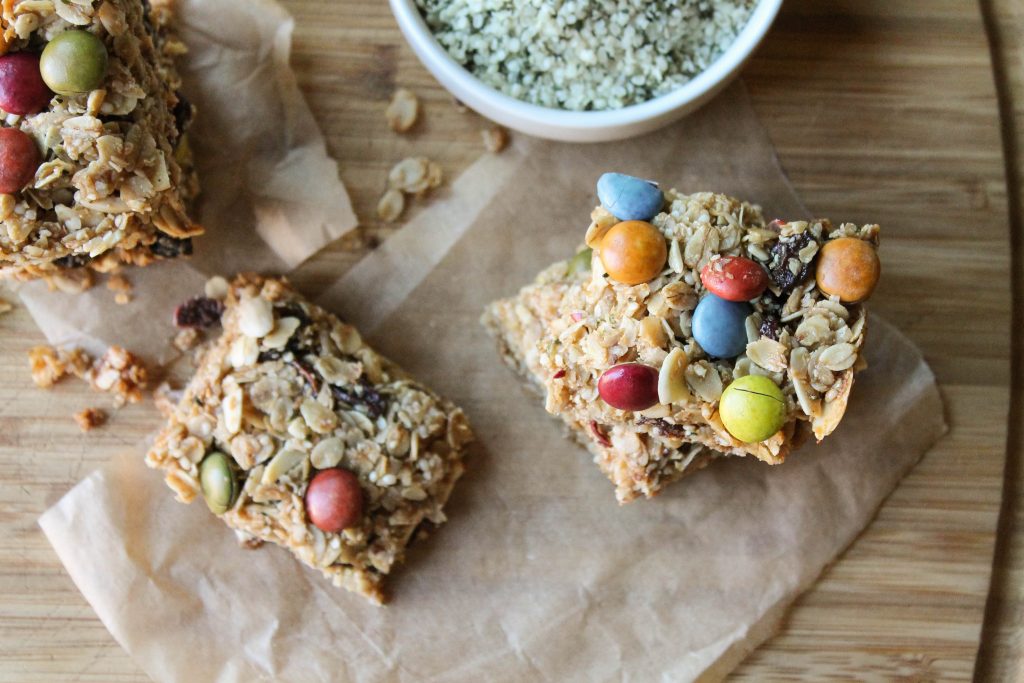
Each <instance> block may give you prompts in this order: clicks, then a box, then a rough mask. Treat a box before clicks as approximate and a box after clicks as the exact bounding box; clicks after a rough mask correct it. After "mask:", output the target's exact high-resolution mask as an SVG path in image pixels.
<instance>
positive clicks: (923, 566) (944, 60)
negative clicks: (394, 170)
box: [0, 0, 1024, 683]
mask: <svg viewBox="0 0 1024 683" xmlns="http://www.w3.org/2000/svg"><path fill="white" fill-rule="evenodd" d="M1016 2H1018V0H993V4H994V5H995V6H996V7H997V8H1002V9H1003V10H1004V11H1003V12H1002V13H1000V14H995V13H993V15H992V16H993V17H994V18H993V21H994V22H997V21H1001V22H1004V24H1008V25H1009V27H1008V28H1007V31H1008V34H1009V35H1011V36H1015V35H1019V34H1018V33H1015V32H1014V30H1016V31H1019V30H1020V27H1021V26H1022V25H1024V22H1022V23H1020V24H1014V23H1013V22H1017V21H1019V20H1020V19H1021V16H1020V14H1019V13H1017V12H1016V11H1015V10H1014V9H1013V8H1014V6H1015V3H1016ZM283 3H284V4H285V5H286V6H287V7H288V8H289V9H290V10H291V11H292V12H293V13H294V15H295V18H296V22H297V30H296V45H295V51H294V58H293V64H294V67H295V70H296V72H297V74H298V77H299V80H300V82H301V85H302V87H303V90H304V91H305V93H306V96H307V97H308V99H309V102H310V104H311V106H312V108H313V111H314V113H315V115H316V116H317V118H318V120H319V121H320V124H321V125H322V127H323V129H324V131H325V133H326V136H327V139H328V144H329V147H330V150H331V152H332V154H334V156H335V157H337V158H338V159H339V160H341V167H342V176H343V179H344V181H345V183H346V185H347V187H348V188H349V191H350V193H351V195H352V198H353V201H354V204H355V207H356V211H357V213H358V214H359V215H360V216H361V217H362V218H363V219H364V227H363V228H362V229H361V230H360V231H359V233H358V234H357V235H356V236H354V237H349V238H346V239H344V240H342V242H341V243H340V244H336V245H334V246H332V248H331V249H329V250H328V251H327V252H325V253H323V254H321V255H318V256H317V257H316V258H314V259H313V260H312V261H311V262H310V263H308V264H306V265H304V266H303V267H302V268H301V269H300V270H299V272H298V273H296V275H295V276H294V277H293V280H294V281H295V282H296V283H297V284H298V285H299V286H300V287H301V288H302V289H304V290H305V291H307V292H315V291H316V289H317V287H318V286H319V285H320V284H322V283H323V282H325V281H327V280H328V279H334V278H335V277H336V276H337V274H338V273H339V272H341V271H342V270H343V269H345V268H347V267H349V266H350V265H351V264H352V263H354V262H355V261H356V260H357V259H358V258H359V257H360V256H361V255H362V254H364V253H365V252H366V250H367V249H368V248H372V247H373V246H374V245H375V244H376V243H378V242H379V240H381V239H383V238H385V237H386V236H387V235H388V234H390V233H391V232H392V231H393V230H394V229H396V227H394V226H385V225H382V224H379V223H378V222H377V221H376V220H375V219H374V208H375V205H376V202H377V198H378V197H379V195H380V193H381V191H382V190H383V188H384V186H385V178H386V174H387V171H388V169H389V168H390V167H391V165H392V164H394V163H395V162H396V161H397V160H399V159H401V158H403V157H405V156H410V155H423V156H428V157H430V158H432V159H434V160H436V161H438V162H440V163H441V164H442V165H443V166H444V169H445V171H446V174H447V175H448V177H454V176H455V175H457V174H458V173H459V171H460V170H461V169H462V168H464V167H465V166H466V165H468V164H469V163H470V162H471V161H472V160H474V159H475V158H476V157H477V156H478V155H479V154H481V153H482V152H483V149H482V144H481V142H480V130H482V129H483V128H485V127H487V125H488V124H487V123H486V122H485V121H483V120H482V119H480V118H479V117H477V116H476V115H474V114H471V113H464V112H460V111H459V110H457V109H456V108H455V107H454V106H453V105H452V103H451V101H450V97H449V96H448V95H447V93H446V92H445V91H443V90H442V89H441V88H440V87H439V86H438V85H437V84H436V83H435V82H434V81H433V79H432V78H431V77H430V76H429V74H427V72H426V71H425V70H424V69H423V68H422V67H421V66H420V65H419V63H418V62H417V61H416V59H415V57H414V56H413V55H412V53H411V52H410V51H409V50H408V49H407V48H406V47H405V45H404V43H403V41H402V39H401V36H400V34H399V32H398V30H397V28H396V27H395V25H394V23H393V21H392V19H391V16H390V14H389V12H388V10H387V8H386V3H384V2H381V1H379V0H378V1H374V2H371V1H364V2H355V1H351V0H320V1H317V0H283ZM983 8H985V9H987V10H988V9H991V8H989V6H988V5H983ZM982 18H983V14H982V12H981V9H980V8H979V6H978V5H976V4H975V3H972V2H962V1H960V2H954V1H953V0H930V1H929V2H927V3H922V2H912V1H910V0H898V1H897V0H837V1H835V2H829V3H820V2H815V1H814V0H789V2H787V3H786V6H785V8H784V9H783V11H782V14H781V16H780V17H779V20H778V23H777V24H776V26H775V27H774V28H773V30H772V31H771V33H770V34H769V36H768V38H767V41H766V43H765V44H764V46H763V47H762V48H761V50H760V51H759V53H758V54H757V56H756V57H755V58H754V59H753V61H752V62H751V63H750V65H749V66H748V67H747V69H746V71H745V80H746V82H747V85H748V87H749V89H750V92H751V94H752V97H753V100H754V104H755V108H756V110H757V112H758V114H759V115H760V116H761V117H762V118H763V120H764V123H765V126H766V127H767V128H768V130H769V132H770V134H771V136H772V139H773V140H774V142H775V144H776V146H777V147H778V150H779V156H780V158H781V160H782V163H783V165H784V167H785V168H786V170H787V171H788V173H789V174H790V177H791V179H792V181H793V183H794V185H795V186H796V188H797V190H798V192H799V193H800V194H801V196H802V197H803V198H804V200H805V201H806V203H807V205H808V206H809V207H810V208H811V209H812V210H813V211H814V212H815V213H817V214H820V215H824V216H831V217H833V218H836V219H842V220H849V221H853V222H860V223H864V222H879V223H881V224H882V225H883V228H884V230H885V243H884V252H883V260H884V262H885V278H884V279H883V282H882V285H881V287H880V290H879V291H878V293H877V294H876V296H875V298H874V300H873V302H872V304H873V309H874V310H875V311H877V312H879V313H881V314H882V315H884V316H885V317H887V318H888V319H889V320H891V321H893V322H894V323H896V324H897V325H898V326H899V327H900V328H901V329H902V330H903V331H904V332H906V333H907V334H908V335H910V336H911V337H912V338H913V339H914V340H915V341H916V342H917V343H918V344H919V345H920V346H921V348H922V349H923V350H924V352H925V355H926V356H927V358H928V360H929V361H930V362H931V364H932V366H933V368H934V369H935V372H936V374H937V375H938V377H939V380H940V382H941V385H942V389H943V393H944V396H945V398H946V401H947V419H948V421H949V423H950V425H951V431H950V434H949V436H947V437H946V438H945V439H944V440H943V441H942V442H941V443H940V444H939V445H938V446H937V447H936V448H935V449H933V451H932V452H930V453H929V454H928V455H927V456H926V457H925V458H924V460H923V462H922V463H921V464H920V465H919V466H918V467H917V468H916V469H915V470H914V471H913V472H912V473H911V474H910V476H908V477H907V479H906V480H905V481H904V482H903V483H902V484H901V485H900V487H899V488H898V489H897V490H896V492H895V493H894V494H893V495H892V497H891V498H890V500H889V501H888V502H887V503H886V505H885V506H884V507H883V508H882V510H881V512H880V513H879V516H878V518H877V519H876V520H875V522H874V523H873V524H872V525H871V527H870V528H869V529H868V530H867V531H866V532H865V533H864V535H863V536H862V537H861V538H860V539H859V540H858V541H857V542H855V543H854V544H853V546H852V547H851V548H850V549H849V550H848V551H847V552H846V553H845V554H844V555H843V556H842V557H841V558H840V559H839V560H838V561H837V562H836V563H835V565H834V566H833V567H832V568H831V569H829V570H828V571H827V572H826V574H825V576H824V577H823V578H822V580H821V581H820V582H819V583H818V584H817V585H816V586H815V587H814V589H813V590H811V591H810V592H809V593H808V594H806V595H805V596H804V597H803V598H801V599H800V600H799V602H798V604H797V605H796V607H795V608H794V609H793V610H792V611H791V612H790V614H789V616H788V617H787V619H786V622H785V624H784V626H783V628H782V631H781V633H780V634H779V635H778V636H777V637H775V638H774V639H772V640H771V641H769V642H768V643H767V644H766V645H765V646H763V647H761V648H760V649H758V650H757V651H756V652H754V653H753V654H752V655H751V657H750V658H749V659H748V660H747V661H746V662H745V663H744V664H743V665H742V666H741V668H740V669H739V670H738V671H737V673H736V678H737V679H749V680H780V679H785V680H807V681H819V680H825V679H834V678H840V677H853V678H859V679H873V680H893V679H896V678H900V679H902V680H939V679H941V680H954V679H959V680H964V679H968V678H970V677H971V675H972V672H973V671H974V667H975V659H976V653H977V651H978V648H979V644H980V643H981V640H982V625H983V620H984V613H985V604H986V597H987V596H988V594H989V587H990V579H991V577H992V566H993V565H992V558H993V549H994V545H995V539H996V527H997V519H998V513H999V508H1000V501H1001V494H1002V489H1003V468H1004V462H1005V458H1006V453H1007V414H1008V409H1009V406H1010V375H1009V371H1010V363H1009V360H1008V359H1009V355H1010V348H1011V347H1010V325H1011V301H1010V275H1011V241H1010V232H1009V229H1008V219H1007V216H1008V213H1007V211H1008V209H1007V184H1006V179H1005V176H1004V157H1003V151H1002V143H1001V131H1000V124H999V116H998V106H997V97H996V90H995V87H994V79H993V69H992V62H991V61H990V51H989V44H988V42H987V40H986V36H985V31H984V25H983V21H982ZM1015 26H1016V29H1014V27H1015ZM1004 28H1006V27H1005V26H1004ZM1018 45H1019V44H1018V43H1016V42H1014V43H1012V44H1011V45H1009V47H1008V48H1007V51H1006V52H1003V53H1000V52H998V51H997V53H996V54H997V57H998V58H999V59H1006V54H1017V53H1014V52H1012V50H1013V49H1016V46H1018ZM1021 63H1024V62H1021ZM997 64H998V62H997ZM1015 68H1018V69H1019V68H1020V63H1018V65H1017V67H1015ZM1019 75H1020V74H1019V73H1018V77H1019ZM1021 82H1024V81H1021V80H1020V79H1018V80H1017V83H1018V84H1019V83H1021ZM397 86H403V87H408V88H411V89H412V90H414V91H415V92H416V93H417V94H418V95H419V96H420V98H421V101H422V102H423V104H424V109H425V114H424V117H423V121H422V122H421V124H420V125H419V126H418V127H417V128H416V130H415V132H414V133H413V134H412V135H410V136H407V137H398V136H396V135H394V134H393V133H391V132H390V130H389V129H388V128H387V126H386V124H385V121H384V118H383V109H384V106H385V103H386V102H387V100H388V98H389V96H390V94H391V92H392V91H393V90H394V88H395V87H397ZM1021 90H1022V89H1021V88H1018V89H1017V90H1016V91H1015V92H1016V93H1017V95H1018V97H1020V95H1021V94H1022V93H1021ZM1010 104H1011V108H1010V110H1011V111H1012V104H1013V102H1011V103H1010ZM1017 104H1018V105H1019V104H1020V102H1017ZM1018 111H1021V112H1024V108H1022V109H1018ZM1021 120H1022V121H1024V115H1022V117H1021ZM1021 128H1022V129H1024V126H1022V127H1021ZM1018 179H1019V176H1018ZM1017 189H1019V188H1015V190H1017ZM1016 206H1017V207H1019V206H1020V205H1019V203H1017V204H1016ZM1017 225H1018V226H1019V225H1020V224H1019V222H1018V223H1017ZM397 229H400V227H399V228H397ZM1018 239H1019V238H1018ZM1018 275H1019V271H1018ZM184 294H188V293H183V295H184ZM42 341H43V339H42V337H41V335H40V334H39V333H38V332H37V331H36V330H35V328H34V326H33V324H32V322H31V320H30V319H29V317H28V316H27V314H26V313H25V312H24V311H23V310H20V309H16V310H15V311H14V312H13V313H11V314H8V315H6V316H4V317H3V318H0V344H2V345H0V349H2V350H0V378H2V380H3V381H2V384H0V681H7V680H10V681H15V680H17V681H29V680H33V681H35V680H38V681H61V682H63V681H71V680H74V681H103V682H104V683H107V682H110V681H144V680H147V679H146V677H145V675H144V674H143V673H142V672H141V671H140V670H139V669H138V668H137V667H136V666H135V665H134V663H133V662H132V661H131V660H130V659H129V658H128V657H127V655H125V653H124V652H123V651H122V650H121V649H120V648H119V647H118V645H117V644H116V643H115V642H114V640H113V639H112V638H111V637H110V635H109V634H108V633H107V631H106V630H105V629H104V627H103V625H102V624H101V623H100V622H99V621H98V620H97V619H96V617H95V615H94V614H93V612H92V610H91V609H90V608H89V606H88V605H87V604H86V602H85V601H84V600H83V599H82V597H81V595H80V594H79V593H78V591H77V590H76V589H75V587H74V585H73V584H72V582H71V581H70V579H69V578H68V576H67V575H66V574H65V573H64V571H63V569H62V567H61V565H60V563H59V562H58V560H57V558H56V556H55V555H54V554H53V552H52V550H51V549H50V547H49V545H48V544H47V542H46V540H45V538H44V537H43V535H42V534H41V532H40V531H39V529H38V527H37V526H36V522H35V520H36V518H37V517H38V516H39V514H40V513H42V511H43V510H45V509H46V508H47V507H48V506H50V505H51V504H53V503H54V502H55V501H56V500H57V499H58V498H59V497H60V496H61V495H62V494H63V493H64V492H65V491H67V490H68V489H69V488H70V487H71V486H73V485H74V484H75V483H76V482H77V481H79V480H80V479H81V478H82V477H84V476H85V475H86V474H88V473H89V472H90V471H92V470H93V469H94V468H95V467H97V466H98V465H100V464H102V463H103V462H104V461H106V460H107V459H108V458H109V457H110V455H111V453H113V452H116V451H118V450H123V449H125V448H131V447H133V444H136V443H137V442H138V441H139V440H140V439H141V438H143V437H144V436H145V435H146V434H147V433H149V432H150V431H152V430H153V429H154V428H155V426H156V425H157V424H158V421H159V418H158V416H157V414H156V412H155V410H154V409H153V408H152V407H151V406H149V405H145V406H132V407H129V408H126V409H123V410H121V411H118V412H117V413H116V414H115V415H114V416H113V418H112V420H111V422H110V423H109V424H108V425H107V426H106V427H104V428H103V429H101V430H99V431H96V432H93V433H90V434H88V435H86V436H83V435H82V434H81V433H80V432H79V431H78V428H77V427H76V426H75V424H74V423H73V422H72V420H71V417H70V416H71V414H72V413H73V412H75V411H77V410H79V409H81V408H83V407H86V406H90V405H97V404H100V403H102V400H100V399H97V397H96V396H95V395H93V394H90V393H89V392H88V390H87V389H86V388H85V387H84V386H83V385H81V384H80V383H68V384H66V385H62V386H60V387H58V388H57V389H55V390H53V391H51V392H43V391H39V390H37V389H35V388H33V386H32V385H31V382H30V380H29V377H28V371H27V365H26V360H25V356H26V351H27V350H28V349H29V348H30V347H31V346H32V345H34V344H37V343H41V342H42ZM1017 395H1019V392H1017ZM1016 407H1017V409H1019V408H1020V404H1019V402H1018V403H1017V404H1016ZM1016 434H1018V435H1019V432H1017V433H1016ZM1014 471H1015V472H1018V473H1019V470H1014ZM1015 490H1019V487H1018V489H1015ZM1011 531H1013V529H1011ZM1017 531H1019V529H1017ZM1017 539H1018V537H1017V536H1013V537H1012V538H1010V540H1009V541H1007V543H1006V544H1004V545H1006V547H1001V552H1000V556H1001V558H1002V559H1001V563H1002V564H1001V565H1000V567H1001V569H1000V572H998V573H997V577H999V579H1000V581H1002V582H1004V583H1003V584H1000V586H998V588H999V589H1000V595H1010V594H1011V593H1013V592H1014V591H1016V593H1015V594H1017V595H1019V593H1020V588H1019V586H1020V583H1021V582H1020V579H1019V572H1018V573H1015V571H1014V569H1015V567H1014V566H1010V564H1008V563H1009V562H1010V560H1009V559H1006V558H1012V557H1017V556H1016V555H1013V554H1012V551H1013V550H1014V548H1015V547H1016V545H1015V543H1016V541H1017ZM1018 569H1019V568H1018ZM1016 605H1019V603H1012V602H1005V603H998V602H997V603H994V608H993V610H992V614H991V616H990V619H989V626H988V631H987V632H986V633H989V634H991V635H989V636H987V637H989V638H991V640H990V641H986V663H985V667H983V668H984V669H985V670H986V671H988V672H989V673H993V672H996V674H998V675H1000V677H1001V678H1008V676H1006V675H1004V674H1006V672H1009V671H1011V670H1012V669H1013V667H1014V666H1016V665H1017V662H1016V661H1015V660H1014V659H1013V657H1014V656H1015V655H1013V654H1012V648H1009V647H1006V646H1005V644H1006V643H1009V642H1010V641H1012V639H1013V635H1014V632H1013V631H1012V627H1011V626H1007V624H1010V622H1011V621H1012V619H1013V618H1014V615H1015V613H1016V612H1015V609H1014V606H1016ZM1000 606H1002V609H1000ZM1008 606H1009V607H1008ZM1007 615H1009V616H1007ZM1017 618H1019V617H1017ZM1007 653H1011V654H1007Z"/></svg>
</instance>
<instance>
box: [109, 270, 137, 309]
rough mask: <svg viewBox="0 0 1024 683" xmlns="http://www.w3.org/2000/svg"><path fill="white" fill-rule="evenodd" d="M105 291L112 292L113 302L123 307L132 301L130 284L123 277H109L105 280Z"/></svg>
mask: <svg viewBox="0 0 1024 683" xmlns="http://www.w3.org/2000/svg"><path fill="white" fill-rule="evenodd" d="M107 289H109V290H110V291H112V292H114V293H115V294H114V301H115V302H116V303H118V304H120V305H122V306H123V305H125V304H127V303H128V302H129V301H131V300H132V291H133V290H134V287H133V286H132V283H131V282H130V281H129V280H128V278H126V277H125V276H124V275H111V276H110V278H109V279H108V280H107Z"/></svg>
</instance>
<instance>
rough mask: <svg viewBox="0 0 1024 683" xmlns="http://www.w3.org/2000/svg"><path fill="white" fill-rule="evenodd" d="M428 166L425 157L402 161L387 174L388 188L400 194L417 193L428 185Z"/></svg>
mask: <svg viewBox="0 0 1024 683" xmlns="http://www.w3.org/2000/svg"><path fill="white" fill-rule="evenodd" d="M429 165H430V162H429V161H428V160H427V159H426V157H408V158H406V159H402V160H401V161H399V162H398V163H397V164H395V165H394V167H393V168H392V169H391V171H390V172H389V173H388V187H389V188H392V189H396V190H401V191H402V192H409V193H413V192H419V191H420V190H422V189H424V188H425V187H427V185H428V184H429V180H428V178H427V173H428V171H429V170H430V169H429Z"/></svg>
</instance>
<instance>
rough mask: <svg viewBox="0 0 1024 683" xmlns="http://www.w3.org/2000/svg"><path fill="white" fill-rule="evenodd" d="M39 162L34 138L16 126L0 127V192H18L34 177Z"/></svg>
mask: <svg viewBox="0 0 1024 683" xmlns="http://www.w3.org/2000/svg"><path fill="white" fill-rule="evenodd" d="M41 162H42V157H41V155H40V154H39V148H38V147H36V143H35V140H33V139H32V138H30V137H29V136H28V135H27V134H26V133H22V132H21V131H20V130H18V129H17V128H0V192H2V193H4V194H14V193H15V192H20V191H21V190H22V188H24V187H25V186H26V185H28V184H29V183H31V182H32V179H33V178H35V177H36V169H37V168H39V164H40V163H41Z"/></svg>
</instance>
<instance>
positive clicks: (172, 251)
mask: <svg viewBox="0 0 1024 683" xmlns="http://www.w3.org/2000/svg"><path fill="white" fill-rule="evenodd" d="M149 250H150V251H151V252H153V256H159V257H160V258H178V257H179V256H191V255H192V238H191V237H186V238H185V239H178V238H176V237H171V236H170V235H164V234H163V233H161V234H159V235H157V237H156V242H153V244H151V245H149Z"/></svg>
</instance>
